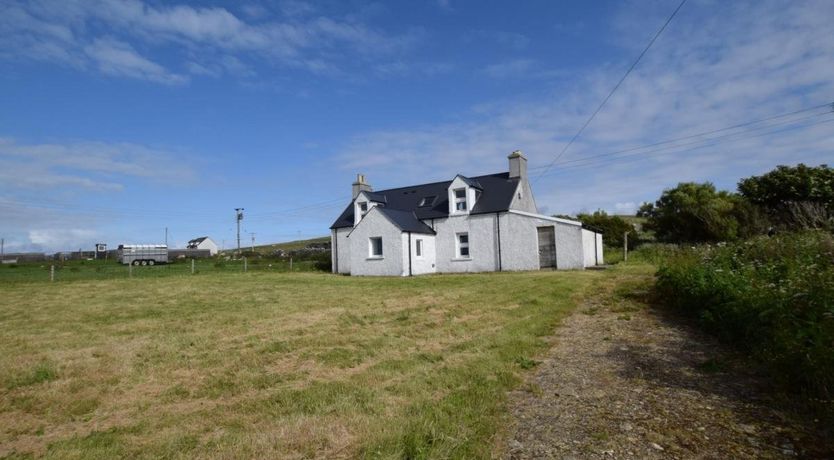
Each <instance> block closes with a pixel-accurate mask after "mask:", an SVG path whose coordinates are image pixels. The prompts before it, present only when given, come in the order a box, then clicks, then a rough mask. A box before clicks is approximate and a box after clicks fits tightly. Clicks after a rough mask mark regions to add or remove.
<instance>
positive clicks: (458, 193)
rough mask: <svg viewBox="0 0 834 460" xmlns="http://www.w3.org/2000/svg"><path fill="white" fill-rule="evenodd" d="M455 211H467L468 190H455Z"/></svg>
mask: <svg viewBox="0 0 834 460" xmlns="http://www.w3.org/2000/svg"><path fill="white" fill-rule="evenodd" d="M455 210H457V211H466V189H465V188H458V189H455Z"/></svg>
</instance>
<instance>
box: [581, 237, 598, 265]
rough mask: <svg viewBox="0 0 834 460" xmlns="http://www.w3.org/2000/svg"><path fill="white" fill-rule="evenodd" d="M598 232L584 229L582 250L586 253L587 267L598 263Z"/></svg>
mask: <svg viewBox="0 0 834 460" xmlns="http://www.w3.org/2000/svg"><path fill="white" fill-rule="evenodd" d="M596 245H597V234H596V233H594V232H592V231H590V230H587V229H584V228H583V229H582V252H583V255H584V261H585V262H584V264H585V266H586V267H593V266H594V265H596V264H597V248H596Z"/></svg>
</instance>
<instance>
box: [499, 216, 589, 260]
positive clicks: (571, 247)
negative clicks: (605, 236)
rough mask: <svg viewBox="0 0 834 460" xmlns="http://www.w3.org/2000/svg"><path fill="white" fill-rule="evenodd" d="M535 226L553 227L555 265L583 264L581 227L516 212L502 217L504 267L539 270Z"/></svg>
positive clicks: (537, 238) (537, 240)
mask: <svg viewBox="0 0 834 460" xmlns="http://www.w3.org/2000/svg"><path fill="white" fill-rule="evenodd" d="M538 227H553V228H554V233H555V237H556V268H558V269H560V270H564V269H576V268H583V267H584V256H583V252H584V251H583V248H582V226H581V225H575V224H570V223H565V222H560V221H559V220H558V219H550V218H546V217H544V216H542V217H534V216H528V215H523V214H518V213H513V212H510V213H507V214H502V216H501V254H502V257H501V260H502V262H503V264H502V265H503V269H504V270H538V269H539V236H538V230H537V228H538Z"/></svg>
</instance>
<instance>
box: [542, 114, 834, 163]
mask: <svg viewBox="0 0 834 460" xmlns="http://www.w3.org/2000/svg"><path fill="white" fill-rule="evenodd" d="M821 115H828V114H818V115H815V117H816V116H821ZM807 118H811V117H806V118H803V120H805V119H807ZM803 120H799V121H803ZM796 122H797V121H792V122H791V123H790V124H793V123H796ZM831 122H834V118H828V119H825V120H821V121H817V122H814V123H808V124H800V125H793V126H787V127H785V128H782V129H777V130H773V131H767V132H764V133H758V134H753V135H746V136H741V137H735V138H731V139H724V140H722V139H723V138H724V137H727V136H722V137H720V138H710V139H704V140H702V141H698V142H694V144H700V145H695V146H691V147H690V145H691V144H692V143H690V144H684V145H675V146H671V147H664V148H661V149H658V150H654V151H648V152H637V153H630V154H627V155H622V156H619V157H614V158H609V159H597V160H596V161H589V162H587V163H584V164H573V165H570V166H567V167H565V168H559V169H558V170H557V171H552V172H551V173H549V174H548V175H556V174H560V173H562V172H565V171H575V170H579V169H584V168H589V167H593V166H599V165H607V164H611V162H614V161H620V162H621V161H623V160H630V161H640V160H643V159H645V158H647V157H648V156H655V155H657V154H663V153H667V154H668V153H682V152H688V151H692V150H697V149H702V148H704V147H712V146H715V145H718V144H722V143H725V142H736V141H741V140H747V139H753V138H757V137H763V136H769V135H773V134H778V133H782V132H785V131H792V130H795V129H800V128H810V127H812V126H817V125H822V124H827V123H831ZM782 125H784V123H783V124H780V125H773V126H768V127H767V128H768V129H770V128H774V127H777V126H782ZM751 132H752V131H748V132H744V133H735V134H734V135H737V134H750V133H751ZM681 147H687V148H683V149H681ZM670 148H671V149H678V150H672V151H668V150H669V149H670Z"/></svg>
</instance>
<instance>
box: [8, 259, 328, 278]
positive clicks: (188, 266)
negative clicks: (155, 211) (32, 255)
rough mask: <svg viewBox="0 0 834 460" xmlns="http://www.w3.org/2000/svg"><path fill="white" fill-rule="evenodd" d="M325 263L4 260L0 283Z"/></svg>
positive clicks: (295, 268)
mask: <svg viewBox="0 0 834 460" xmlns="http://www.w3.org/2000/svg"><path fill="white" fill-rule="evenodd" d="M327 265H328V264H325V263H322V261H321V260H293V259H292V258H286V259H279V258H275V259H264V258H254V259H253V258H241V259H237V260H235V259H229V260H226V259H221V258H206V259H180V260H176V261H174V262H172V263H167V264H157V265H153V266H147V265H144V266H143V265H139V266H135V265H123V264H120V263H118V262H116V261H112V260H110V261H103V260H73V261H65V262H62V261H45V262H24V263H4V264H2V265H0V283H25V282H65V281H84V280H90V281H94V280H116V279H134V278H135V279H150V278H164V277H171V276H199V275H206V274H221V273H228V274H234V273H269V272H272V273H290V272H329V271H330V270H329V266H327Z"/></svg>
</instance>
